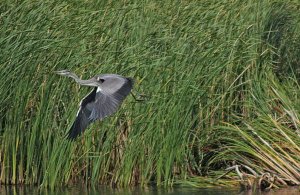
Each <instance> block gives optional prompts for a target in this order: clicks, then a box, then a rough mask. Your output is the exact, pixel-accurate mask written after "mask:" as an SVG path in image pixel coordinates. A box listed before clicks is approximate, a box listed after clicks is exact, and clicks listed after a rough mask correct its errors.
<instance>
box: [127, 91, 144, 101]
mask: <svg viewBox="0 0 300 195" xmlns="http://www.w3.org/2000/svg"><path fill="white" fill-rule="evenodd" d="M130 93H131V95H132V97H133V98H134V100H135V101H137V102H142V101H146V100H148V96H147V95H145V94H139V93H136V94H134V93H133V92H130Z"/></svg>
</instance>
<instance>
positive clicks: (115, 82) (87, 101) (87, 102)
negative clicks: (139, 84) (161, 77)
mask: <svg viewBox="0 0 300 195" xmlns="http://www.w3.org/2000/svg"><path fill="white" fill-rule="evenodd" d="M56 73H57V74H59V75H63V76H69V77H71V78H73V79H75V81H76V82H77V83H79V84H80V85H86V86H93V87H94V89H93V90H92V91H91V92H90V93H89V94H88V95H87V96H86V97H84V98H83V99H82V100H81V103H80V108H79V110H78V112H77V116H76V119H75V121H74V123H73V125H72V127H71V129H70V131H69V132H68V138H69V139H72V140H73V139H75V138H76V137H77V136H78V135H80V134H81V133H82V132H83V131H84V130H85V129H86V128H87V126H88V125H89V124H91V123H92V122H94V121H95V120H102V119H103V118H105V117H107V116H110V115H112V114H113V113H115V112H116V111H117V109H118V107H119V106H120V105H121V104H122V102H123V100H124V99H125V98H126V96H127V95H128V94H129V93H130V91H131V89H132V87H133V83H134V82H133V79H132V78H128V77H123V76H120V75H117V74H102V75H96V76H94V77H93V78H91V79H88V80H81V79H79V78H78V77H77V76H76V75H75V74H74V73H72V72H70V71H68V70H62V71H57V72H56Z"/></svg>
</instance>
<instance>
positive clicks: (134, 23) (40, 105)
mask: <svg viewBox="0 0 300 195" xmlns="http://www.w3.org/2000/svg"><path fill="white" fill-rule="evenodd" d="M299 9H300V4H299V2H298V1H292V0H289V1H280V0H279V1H273V0H267V1H261V0H251V1H246V2H245V1H228V0H222V1H220V0H206V1H196V0H194V1H162V2H158V1H143V0H142V1H98V2H96V1H94V2H92V1H79V0H78V1H71V0H70V1H69V0H66V1H48V0H46V1H30V0H25V1H22V2H21V3H20V2H18V1H9V0H7V1H2V2H1V3H0V26H1V28H0V90H1V93H0V100H1V101H0V182H1V183H2V184H20V183H25V184H38V185H42V186H51V187H54V186H57V185H65V184H70V183H76V182H81V183H82V182H86V183H92V184H98V183H101V184H110V185H116V186H127V185H136V184H140V185H145V184H149V183H154V184H156V185H173V184H181V185H193V186H211V185H213V183H218V185H236V181H237V180H240V181H241V182H242V184H244V185H245V186H246V187H247V186H254V185H255V184H258V185H259V186H265V187H270V186H271V185H272V187H279V186H285V185H298V184H299V183H300V171H299V170H300V137H299V134H300V129H299V128H300V121H299V111H300V101H299V99H300V96H299V95H300V90H299V88H300V87H299V81H300V69H299V67H300V10H299ZM62 69H69V70H72V71H74V72H76V73H77V74H78V75H82V78H88V77H91V76H94V75H95V74H98V73H117V74H122V75H125V76H130V77H133V78H135V86H134V90H136V91H137V92H139V93H141V94H145V95H146V96H147V101H144V102H142V103H141V102H135V101H134V99H133V98H132V97H129V98H127V99H126V101H125V102H124V104H123V105H122V107H121V109H120V110H119V111H118V113H117V114H115V115H114V116H112V117H109V118H107V119H105V120H104V121H102V122H96V123H95V124H93V125H91V126H90V127H89V129H88V130H87V131H86V132H85V134H84V136H81V137H80V138H79V139H77V140H76V141H75V142H67V141H66V140H65V139H64V136H65V134H66V132H67V131H68V129H69V128H70V125H71V124H72V121H73V120H74V117H75V115H76V111H77V108H78V102H80V100H81V99H82V98H83V97H84V96H85V94H87V93H88V92H89V91H90V90H91V89H90V88H89V87H80V86H78V85H77V84H76V83H75V82H71V81H70V80H69V79H66V78H61V77H59V76H57V75H55V74H54V73H53V71H55V70H62ZM230 167H231V168H232V167H233V168H232V169H230ZM228 168H229V169H228ZM226 169H227V170H228V174H225V173H226V171H227V170H226ZM232 170H233V171H232ZM229 171H231V172H229ZM222 175H224V176H223V177H221V178H220V179H219V180H215V178H218V177H220V176H222ZM223 180H224V181H223Z"/></svg>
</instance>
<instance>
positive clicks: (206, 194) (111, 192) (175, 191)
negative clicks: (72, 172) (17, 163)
mask: <svg viewBox="0 0 300 195" xmlns="http://www.w3.org/2000/svg"><path fill="white" fill-rule="evenodd" d="M0 194H1V195H2V194H3V195H6V194H7V195H8V194H9V195H11V194H13V195H25V194H33V195H34V194H46V195H56V194H64V195H73V194H83V195H84V194H92V195H94V194H95V195H96V194H105V195H121V194H122V195H129V194H130V195H132V194H133V195H139V194H142V195H165V194H167V195H196V194H197V195H199V194H200V195H231V194H238V195H252V194H259V195H260V194H261V195H298V194H299V195H300V191H299V188H298V187H293V188H285V189H280V190H271V191H268V192H261V191H249V190H248V191H240V190H239V189H222V188H209V189H198V188H192V187H191V188H189V187H176V188H153V187H151V188H132V189H112V188H108V187H102V186H101V187H94V188H86V187H71V188H68V187H66V188H57V189H55V190H47V189H39V188H38V187H29V186H21V187H20V186H3V185H2V186H1V185H0Z"/></svg>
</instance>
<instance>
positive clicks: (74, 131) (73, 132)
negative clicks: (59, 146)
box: [67, 118, 82, 141]
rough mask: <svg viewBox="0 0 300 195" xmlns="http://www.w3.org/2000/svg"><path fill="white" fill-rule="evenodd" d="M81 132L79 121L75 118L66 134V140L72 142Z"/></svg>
mask: <svg viewBox="0 0 300 195" xmlns="http://www.w3.org/2000/svg"><path fill="white" fill-rule="evenodd" d="M81 132H82V131H81V126H80V120H79V119H78V118H76V119H75V121H74V123H73V125H72V127H71V128H70V130H69V132H68V134H67V139H69V140H72V141H74V140H75V139H76V138H77V137H78V136H79V135H80V134H81Z"/></svg>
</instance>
